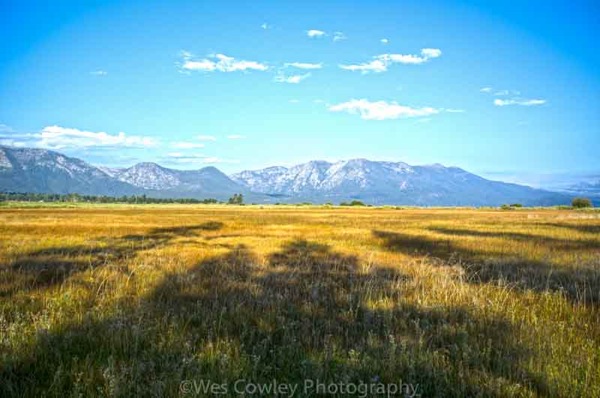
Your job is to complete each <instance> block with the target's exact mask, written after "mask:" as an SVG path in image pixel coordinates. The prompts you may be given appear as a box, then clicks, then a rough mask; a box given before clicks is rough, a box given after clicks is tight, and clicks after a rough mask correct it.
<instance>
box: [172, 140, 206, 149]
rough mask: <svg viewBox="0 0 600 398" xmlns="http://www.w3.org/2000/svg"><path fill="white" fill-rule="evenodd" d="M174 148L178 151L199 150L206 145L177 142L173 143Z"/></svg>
mask: <svg viewBox="0 0 600 398" xmlns="http://www.w3.org/2000/svg"><path fill="white" fill-rule="evenodd" d="M171 147H172V148H177V149H198V148H204V144H201V143H198V142H189V141H177V142H172V143H171Z"/></svg>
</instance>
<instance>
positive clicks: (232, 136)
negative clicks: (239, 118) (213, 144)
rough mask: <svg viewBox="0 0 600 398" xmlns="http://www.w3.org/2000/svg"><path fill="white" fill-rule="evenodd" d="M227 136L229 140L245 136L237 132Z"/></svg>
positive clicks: (240, 138)
mask: <svg viewBox="0 0 600 398" xmlns="http://www.w3.org/2000/svg"><path fill="white" fill-rule="evenodd" d="M227 138H228V139H230V140H242V139H244V138H246V137H245V136H243V135H239V134H231V135H228V136H227Z"/></svg>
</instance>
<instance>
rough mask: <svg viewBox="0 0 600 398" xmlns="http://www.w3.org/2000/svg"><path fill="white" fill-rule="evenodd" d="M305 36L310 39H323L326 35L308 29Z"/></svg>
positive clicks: (319, 31) (322, 32)
mask: <svg viewBox="0 0 600 398" xmlns="http://www.w3.org/2000/svg"><path fill="white" fill-rule="evenodd" d="M306 35H307V36H308V37H311V38H317V37H323V36H325V35H326V33H325V32H324V31H322V30H318V29H310V30H307V31H306Z"/></svg>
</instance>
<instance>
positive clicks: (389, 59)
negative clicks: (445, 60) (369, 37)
mask: <svg viewBox="0 0 600 398" xmlns="http://www.w3.org/2000/svg"><path fill="white" fill-rule="evenodd" d="M441 55H442V51H441V50H440V49H437V48H423V49H421V53H420V55H414V54H381V55H377V56H376V57H373V60H372V61H370V62H366V63H362V64H353V65H339V67H340V68H342V69H345V70H349V71H359V72H361V73H363V74H364V73H369V72H376V73H377V72H385V71H387V70H388V67H389V66H390V65H392V64H413V65H418V64H422V63H425V62H427V61H429V60H430V59H433V58H438V57H440V56H441Z"/></svg>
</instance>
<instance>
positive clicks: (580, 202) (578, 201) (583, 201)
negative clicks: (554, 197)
mask: <svg viewBox="0 0 600 398" xmlns="http://www.w3.org/2000/svg"><path fill="white" fill-rule="evenodd" d="M571 206H573V208H575V209H583V208H586V207H593V206H592V201H591V200H589V199H588V198H574V199H573V200H572V201H571Z"/></svg>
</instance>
